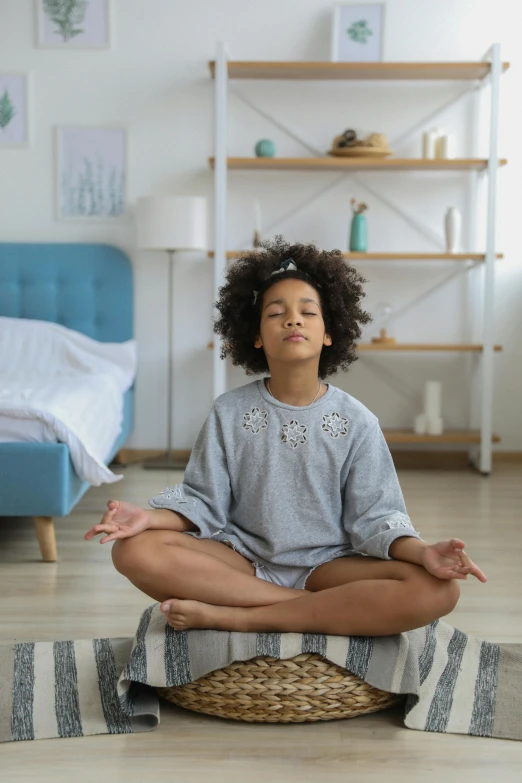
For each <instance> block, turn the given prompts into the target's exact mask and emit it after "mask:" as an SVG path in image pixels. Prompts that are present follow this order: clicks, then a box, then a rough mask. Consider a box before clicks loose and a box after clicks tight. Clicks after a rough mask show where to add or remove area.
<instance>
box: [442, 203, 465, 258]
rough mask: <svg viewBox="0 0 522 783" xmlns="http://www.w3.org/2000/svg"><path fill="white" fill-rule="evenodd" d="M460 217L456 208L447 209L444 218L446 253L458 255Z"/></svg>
mask: <svg viewBox="0 0 522 783" xmlns="http://www.w3.org/2000/svg"><path fill="white" fill-rule="evenodd" d="M461 228H462V216H461V214H460V210H459V209H457V207H449V209H448V210H447V212H446V214H445V216H444V233H445V235H446V253H458V252H459V249H460V234H461Z"/></svg>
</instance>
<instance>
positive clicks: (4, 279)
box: [0, 243, 134, 562]
mask: <svg viewBox="0 0 522 783" xmlns="http://www.w3.org/2000/svg"><path fill="white" fill-rule="evenodd" d="M0 316H7V317H9V318H31V319H37V320H41V321H52V322H54V323H58V324H62V325H63V326H66V327H68V328H69V329H75V330H76V331H78V332H82V333H83V334H86V335H87V336H89V337H92V338H94V339H95V340H99V341H100V342H124V341H126V340H130V339H132V337H133V320H134V298H133V282H132V267H131V263H130V260H129V258H128V256H127V255H126V254H125V253H123V252H122V251H121V250H119V249H118V248H116V247H112V246H110V245H98V244H70V243H64V244H40V243H0ZM133 403H134V388H131V389H129V391H128V392H127V393H126V395H125V399H124V423H123V430H122V432H121V434H120V436H119V437H118V438H117V440H116V441H115V443H114V445H113V447H112V450H111V454H110V457H109V459H108V460H107V464H109V462H110V461H111V460H112V459H113V457H114V456H115V455H116V453H117V452H118V450H119V449H120V448H121V447H122V446H123V444H124V443H125V441H126V440H127V439H128V437H129V435H130V434H131V432H132V428H133V421H134V405H133ZM88 488H89V484H88V483H87V482H85V481H82V480H81V479H80V478H79V477H78V476H77V474H76V473H75V471H74V468H73V465H72V462H71V458H70V453H69V449H68V447H67V446H66V445H65V444H63V443H0V517H28V516H30V517H33V519H34V522H35V527H36V534H37V536H38V542H39V545H40V551H41V554H42V559H43V560H44V561H47V562H51V561H54V560H56V559H57V553H56V540H55V534H54V522H53V519H54V517H63V516H67V514H69V513H70V511H71V510H72V509H73V508H74V506H75V505H76V503H77V502H78V500H79V499H80V498H81V497H82V495H83V494H84V493H85V492H86V490H87V489H88Z"/></svg>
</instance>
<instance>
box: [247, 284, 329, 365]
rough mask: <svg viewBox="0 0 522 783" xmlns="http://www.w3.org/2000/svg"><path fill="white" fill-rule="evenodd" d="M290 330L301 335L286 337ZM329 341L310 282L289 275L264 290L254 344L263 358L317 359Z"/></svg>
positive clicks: (286, 360)
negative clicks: (298, 336)
mask: <svg viewBox="0 0 522 783" xmlns="http://www.w3.org/2000/svg"><path fill="white" fill-rule="evenodd" d="M294 332H298V333H299V334H301V335H302V336H303V338H304V339H299V340H296V341H294V340H289V339H288V338H289V336H290V335H291V334H293V333H294ZM331 344H332V339H331V337H330V335H328V334H326V332H325V327H324V321H323V315H322V312H321V305H320V300H319V294H318V293H317V290H316V289H315V288H313V286H311V285H308V283H305V282H304V281H303V280H297V279H295V278H289V279H287V280H281V282H280V283H274V285H272V286H271V287H270V288H269V289H268V290H267V291H265V292H264V294H263V302H262V304H261V323H260V327H259V335H258V337H257V339H256V341H255V343H254V345H255V347H256V348H263V349H264V351H265V354H266V357H267V360H269V359H273V360H274V361H281V362H299V361H303V360H310V359H317V360H318V359H319V356H320V355H321V351H322V349H323V346H324V345H331Z"/></svg>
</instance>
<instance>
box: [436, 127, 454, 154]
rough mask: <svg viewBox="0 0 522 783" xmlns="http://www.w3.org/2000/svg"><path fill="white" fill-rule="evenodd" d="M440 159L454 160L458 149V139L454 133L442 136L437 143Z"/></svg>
mask: <svg viewBox="0 0 522 783" xmlns="http://www.w3.org/2000/svg"><path fill="white" fill-rule="evenodd" d="M437 144H438V155H437V157H439V158H454V157H455V148H456V138H455V134H454V133H446V135H445V136H441V137H440V139H439V140H438V142H437Z"/></svg>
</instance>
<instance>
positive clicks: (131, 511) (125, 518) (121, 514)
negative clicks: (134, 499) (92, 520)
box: [84, 500, 150, 544]
mask: <svg viewBox="0 0 522 783" xmlns="http://www.w3.org/2000/svg"><path fill="white" fill-rule="evenodd" d="M107 509H108V510H107V511H106V512H105V514H104V515H103V517H102V520H101V522H100V524H99V525H94V527H91V529H90V530H88V531H87V533H86V534H85V535H84V538H85V540H86V541H90V540H91V538H92V537H93V536H97V535H99V533H107V535H106V536H105V537H104V538H101V539H100V544H106V543H107V542H108V541H114V540H115V539H116V538H130V537H131V536H137V535H138V533H142V532H143V531H144V530H146V529H147V528H148V527H149V526H150V518H149V514H148V511H147V510H146V509H145V508H138V506H133V505H132V503H125V502H124V501H123V500H109V502H108V503H107Z"/></svg>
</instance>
